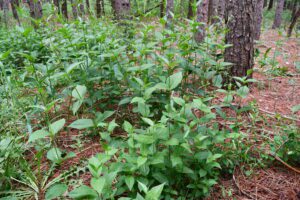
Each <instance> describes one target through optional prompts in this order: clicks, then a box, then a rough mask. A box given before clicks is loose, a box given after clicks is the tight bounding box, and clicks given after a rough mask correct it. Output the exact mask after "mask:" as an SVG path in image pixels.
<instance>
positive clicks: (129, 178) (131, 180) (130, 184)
mask: <svg viewBox="0 0 300 200" xmlns="http://www.w3.org/2000/svg"><path fill="white" fill-rule="evenodd" d="M125 183H126V185H127V187H128V188H129V190H130V191H131V190H132V188H133V185H134V177H133V176H126V177H125Z"/></svg>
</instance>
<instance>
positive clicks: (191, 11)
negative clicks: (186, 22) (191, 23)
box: [187, 0, 195, 19]
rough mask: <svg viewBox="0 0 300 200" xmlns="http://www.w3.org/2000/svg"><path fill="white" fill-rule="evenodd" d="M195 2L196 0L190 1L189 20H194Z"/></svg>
mask: <svg viewBox="0 0 300 200" xmlns="http://www.w3.org/2000/svg"><path fill="white" fill-rule="evenodd" d="M194 2H195V1H194V0H189V6H188V14H187V18H188V19H192V18H193V17H194V9H193V4H194Z"/></svg>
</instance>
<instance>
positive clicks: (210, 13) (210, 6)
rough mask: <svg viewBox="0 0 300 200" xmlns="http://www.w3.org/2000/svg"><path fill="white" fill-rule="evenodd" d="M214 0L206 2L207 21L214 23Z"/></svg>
mask: <svg viewBox="0 0 300 200" xmlns="http://www.w3.org/2000/svg"><path fill="white" fill-rule="evenodd" d="M216 6H217V4H216V0H209V4H208V23H215V22H216V20H215V17H216V13H217V12H216Z"/></svg>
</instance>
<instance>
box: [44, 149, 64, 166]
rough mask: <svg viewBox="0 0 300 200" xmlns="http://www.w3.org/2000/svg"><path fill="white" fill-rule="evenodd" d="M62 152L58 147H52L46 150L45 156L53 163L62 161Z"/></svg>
mask: <svg viewBox="0 0 300 200" xmlns="http://www.w3.org/2000/svg"><path fill="white" fill-rule="evenodd" d="M61 156H62V152H61V150H60V149H59V148H52V149H50V150H49V151H48V152H47V158H48V159H49V160H51V161H52V162H54V163H58V164H59V163H61V162H62V157H61Z"/></svg>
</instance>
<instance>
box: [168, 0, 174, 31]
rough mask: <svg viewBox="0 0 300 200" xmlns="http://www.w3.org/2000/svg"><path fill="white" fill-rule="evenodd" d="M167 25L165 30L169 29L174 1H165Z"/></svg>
mask: <svg viewBox="0 0 300 200" xmlns="http://www.w3.org/2000/svg"><path fill="white" fill-rule="evenodd" d="M166 14H167V24H166V28H171V25H172V21H173V14H174V0H167V6H166Z"/></svg>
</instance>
